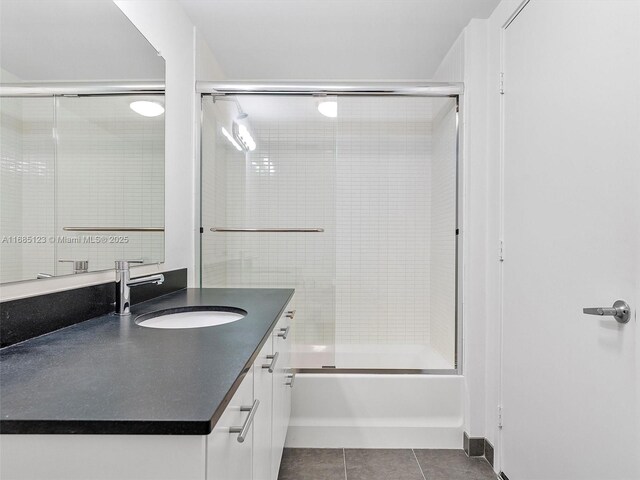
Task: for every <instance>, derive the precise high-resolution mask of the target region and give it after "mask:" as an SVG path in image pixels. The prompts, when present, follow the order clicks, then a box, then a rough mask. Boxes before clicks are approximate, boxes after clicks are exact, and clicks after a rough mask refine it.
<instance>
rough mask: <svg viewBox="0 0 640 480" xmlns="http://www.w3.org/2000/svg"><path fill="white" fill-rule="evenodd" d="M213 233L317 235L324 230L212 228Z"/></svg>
mask: <svg viewBox="0 0 640 480" xmlns="http://www.w3.org/2000/svg"><path fill="white" fill-rule="evenodd" d="M210 230H211V231H212V232H254V233H255V232H260V233H262V232H268V233H291V232H294V233H316V232H320V233H322V232H324V228H225V227H211V229H210Z"/></svg>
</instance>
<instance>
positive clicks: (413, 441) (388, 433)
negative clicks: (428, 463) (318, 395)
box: [286, 424, 462, 449]
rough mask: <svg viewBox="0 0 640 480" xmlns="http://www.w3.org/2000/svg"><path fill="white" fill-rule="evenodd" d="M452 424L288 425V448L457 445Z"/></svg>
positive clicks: (454, 447)
mask: <svg viewBox="0 0 640 480" xmlns="http://www.w3.org/2000/svg"><path fill="white" fill-rule="evenodd" d="M461 433H462V430H461V429H460V428H455V427H402V426H397V427H375V426H368V427H367V426H309V425H291V424H290V425H289V430H288V432H287V442H286V446H287V447H289V448H452V449H458V448H460V434H461Z"/></svg>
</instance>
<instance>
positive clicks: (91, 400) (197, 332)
mask: <svg viewBox="0 0 640 480" xmlns="http://www.w3.org/2000/svg"><path fill="white" fill-rule="evenodd" d="M293 293H294V291H293V290H291V289H184V290H180V291H178V292H175V293H171V294H168V295H164V296H161V297H158V298H155V299H152V300H149V301H146V302H143V303H139V304H137V305H133V306H132V307H131V315H128V316H118V315H116V314H115V313H110V314H107V315H102V316H99V317H96V318H93V319H90V320H87V321H84V322H81V323H78V324H75V325H72V326H69V327H67V328H63V329H60V330H56V331H54V332H51V333H49V334H46V335H42V336H39V337H36V338H32V339H29V340H26V341H24V342H21V343H17V344H15V345H12V346H9V347H6V348H4V349H2V355H1V362H0V368H1V371H0V375H1V376H0V379H1V385H0V402H1V404H2V416H1V417H2V418H1V419H0V431H1V433H2V435H0V452H1V453H0V477H1V478H3V479H7V480H9V479H40V480H42V479H59V478H64V479H67V480H74V479H78V480H79V479H83V480H86V479H89V478H90V479H115V478H117V479H120V480H134V479H135V480H145V479H149V480H151V479H153V480H159V479H180V480H190V479H199V480H204V479H206V480H212V479H214V480H215V479H225V480H230V479H238V480H250V479H265V480H267V479H271V480H275V479H276V478H277V475H278V470H279V465H280V460H281V456H282V451H283V448H284V442H285V437H286V432H287V427H288V422H289V413H290V408H291V390H292V387H293V384H294V380H295V373H294V372H293V371H292V369H291V363H290V347H289V345H290V343H291V337H290V332H291V328H292V326H293V321H294V317H295V309H294V307H293ZM212 306H213V307H215V309H224V307H226V309H227V310H229V307H231V308H232V309H233V311H235V312H246V314H244V313H242V314H241V315H240V316H241V317H242V318H240V319H237V320H235V321H232V322H228V323H224V324H219V325H216V326H209V327H202V328H148V327H145V326H143V323H144V322H143V320H144V319H145V318H150V317H153V316H154V315H153V312H158V311H167V312H168V313H172V312H182V311H185V310H188V309H192V308H196V309H199V308H201V307H208V308H211V307H212ZM141 315H144V316H143V317H142V319H138V317H139V316H141ZM156 318H157V317H156Z"/></svg>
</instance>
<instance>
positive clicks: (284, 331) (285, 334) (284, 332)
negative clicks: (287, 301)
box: [278, 326, 291, 340]
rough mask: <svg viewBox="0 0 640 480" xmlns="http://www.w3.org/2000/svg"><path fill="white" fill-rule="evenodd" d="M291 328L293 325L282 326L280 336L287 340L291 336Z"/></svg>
mask: <svg viewBox="0 0 640 480" xmlns="http://www.w3.org/2000/svg"><path fill="white" fill-rule="evenodd" d="M289 330H291V327H290V326H289V327H287V328H281V329H280V333H279V334H278V336H279V337H280V338H282V339H283V340H286V339H287V337H288V336H289Z"/></svg>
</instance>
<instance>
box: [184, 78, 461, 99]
mask: <svg viewBox="0 0 640 480" xmlns="http://www.w3.org/2000/svg"><path fill="white" fill-rule="evenodd" d="M196 92H197V93H200V94H204V95H393V96H408V97H457V96H459V95H462V94H463V93H464V84H463V83H461V82H417V83H416V82H379V83H362V82H352V83H340V82H327V83H315V82H297V83H289V82H278V83H254V82H208V81H198V82H196Z"/></svg>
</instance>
